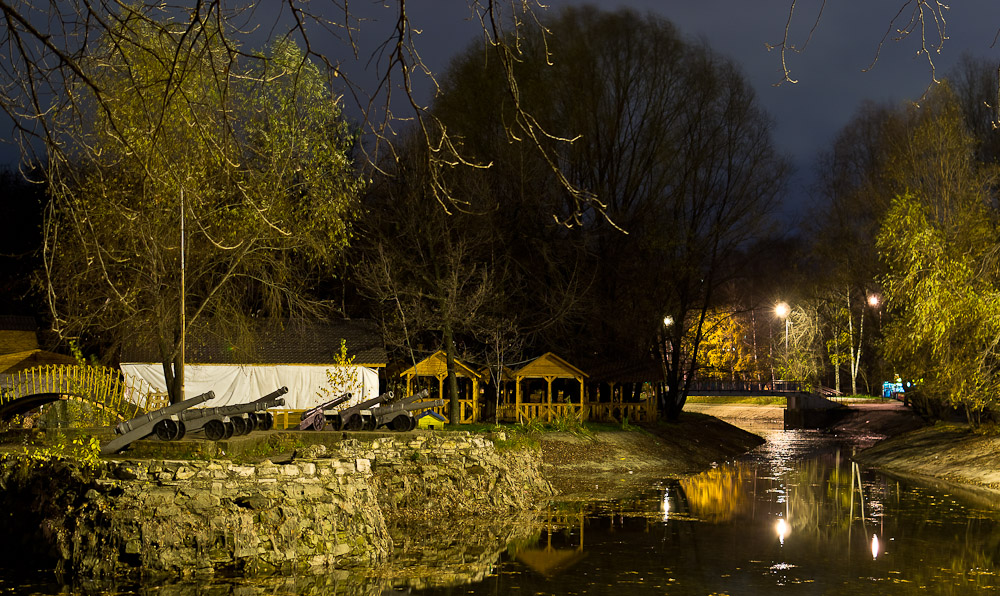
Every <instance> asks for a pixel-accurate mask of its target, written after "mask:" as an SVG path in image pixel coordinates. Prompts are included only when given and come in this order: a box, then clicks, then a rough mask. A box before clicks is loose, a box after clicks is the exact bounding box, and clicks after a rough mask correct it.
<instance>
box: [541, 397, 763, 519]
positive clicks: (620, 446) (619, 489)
mask: <svg viewBox="0 0 1000 596" xmlns="http://www.w3.org/2000/svg"><path fill="white" fill-rule="evenodd" d="M540 441H541V446H542V466H541V471H542V474H543V475H544V476H545V478H546V479H547V480H548V481H549V482H550V483H551V484H552V486H553V488H555V489H556V491H557V493H558V494H557V496H556V498H557V499H559V500H605V499H614V498H619V497H625V496H629V495H632V494H635V493H636V492H637V491H640V490H643V489H646V488H649V487H650V486H654V485H655V484H656V483H657V482H659V481H662V480H664V479H666V478H678V477H681V476H685V475H688V474H694V473H697V472H700V471H702V470H705V469H707V468H709V467H711V466H712V464H713V463H722V462H723V461H725V460H727V459H731V458H734V457H736V456H738V455H741V454H743V453H746V452H747V451H749V450H750V449H753V448H754V447H756V446H757V445H760V444H762V443H763V442H764V440H763V439H762V438H760V437H759V436H757V435H755V434H752V433H750V432H747V431H745V430H743V429H741V428H738V427H736V426H734V425H732V424H729V423H728V422H725V421H723V420H720V419H718V418H714V417H712V416H706V415H704V414H699V413H694V412H683V413H682V414H681V418H680V420H679V421H678V422H676V423H667V422H660V423H657V424H653V425H648V426H644V427H641V428H636V429H634V430H632V431H630V432H625V431H606V432H592V433H589V434H583V435H580V434H572V433H567V432H549V433H544V434H543V435H541V437H540Z"/></svg>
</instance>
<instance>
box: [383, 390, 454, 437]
mask: <svg viewBox="0 0 1000 596" xmlns="http://www.w3.org/2000/svg"><path fill="white" fill-rule="evenodd" d="M427 395H428V391H427V390H426V389H424V390H423V391H421V392H419V393H416V394H414V395H411V396H409V397H404V398H403V399H401V400H399V401H396V402H392V403H389V404H383V405H381V406H379V407H377V408H374V409H372V410H371V416H372V418H373V419H374V428H379V427H382V426H387V427H389V428H391V429H392V430H396V431H409V430H413V429H414V428H416V427H417V419H416V418H414V417H413V413H414V412H417V411H420V410H426V409H428V408H436V407H438V406H443V405H444V400H443V399H436V400H434V401H422V402H417V400H418V399H424V398H426V397H427Z"/></svg>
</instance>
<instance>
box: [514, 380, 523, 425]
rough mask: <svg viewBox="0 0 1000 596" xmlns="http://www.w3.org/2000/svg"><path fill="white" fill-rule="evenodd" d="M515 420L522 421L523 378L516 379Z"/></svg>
mask: <svg viewBox="0 0 1000 596" xmlns="http://www.w3.org/2000/svg"><path fill="white" fill-rule="evenodd" d="M514 419H515V422H520V421H521V377H520V376H515V377H514Z"/></svg>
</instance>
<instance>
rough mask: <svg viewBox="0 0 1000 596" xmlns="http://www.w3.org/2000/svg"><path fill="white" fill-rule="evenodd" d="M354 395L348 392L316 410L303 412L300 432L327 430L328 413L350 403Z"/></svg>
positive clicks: (300, 420)
mask: <svg viewBox="0 0 1000 596" xmlns="http://www.w3.org/2000/svg"><path fill="white" fill-rule="evenodd" d="M352 395H353V394H352V393H351V392H350V391H348V392H347V393H343V394H341V395H338V396H337V397H335V398H333V399H331V400H330V401H328V402H326V403H322V404H320V405H318V406H316V407H315V408H312V409H309V410H306V411H305V412H302V417H301V418H300V419H299V430H323V429H324V428H326V411H327V410H332V409H333V408H335V407H337V406H339V405H340V404H342V403H345V402H347V401H350V399H351V396H352Z"/></svg>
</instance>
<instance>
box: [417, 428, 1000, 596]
mask: <svg viewBox="0 0 1000 596" xmlns="http://www.w3.org/2000/svg"><path fill="white" fill-rule="evenodd" d="M765 434H766V435H767V438H768V443H767V444H766V445H763V446H762V447H761V448H759V449H757V450H755V451H754V452H752V453H750V454H748V456H746V457H745V458H743V459H742V460H740V461H737V462H734V463H730V464H725V465H721V466H718V467H715V468H713V469H711V470H707V471H705V472H703V473H701V474H698V475H696V476H692V477H689V478H683V479H679V480H669V481H665V482H663V483H662V485H661V486H659V487H656V488H655V489H651V490H650V491H649V492H648V493H647V494H646V495H642V496H639V497H636V498H635V499H632V500H628V501H619V502H614V503H591V504H588V505H583V504H557V505H555V506H554V508H553V510H552V511H551V512H550V514H549V519H548V520H547V522H548V523H547V524H546V529H545V530H544V531H543V532H542V535H541V537H540V538H539V540H538V542H537V543H536V544H532V545H527V546H525V547H524V548H523V549H522V550H512V551H510V552H509V553H508V554H506V555H505V556H504V557H503V559H502V561H501V562H500V564H499V565H498V566H497V568H496V570H495V571H494V572H493V573H492V574H491V575H490V576H489V577H488V578H486V579H485V580H484V581H483V582H480V583H477V584H474V585H470V586H466V587H464V588H461V589H459V590H456V591H457V592H461V593H468V594H508V593H509V594H621V593H623V592H627V593H628V594H630V595H634V596H638V595H642V594H664V593H667V594H673V595H685V594H729V595H734V596H735V595H740V594H773V593H776V592H777V591H780V593H783V594H847V595H852V594H859V595H861V594H863V595H866V596H868V595H874V594H879V595H881V594H886V595H892V594H917V593H920V594H942V595H958V594H993V593H998V592H1000V578H998V577H997V573H998V569H1000V512H998V511H997V509H996V506H995V505H994V506H993V507H989V506H983V505H981V504H980V505H977V504H975V503H974V502H970V501H966V500H964V499H960V498H958V497H956V496H954V495H953V494H951V493H950V492H948V491H947V490H940V489H932V488H927V487H922V486H917V485H912V484H909V483H906V482H903V481H897V480H895V479H892V478H890V477H887V476H885V475H882V474H878V473H876V472H874V471H871V470H865V469H861V468H859V467H858V466H857V465H856V464H854V463H853V462H852V461H851V460H850V455H851V453H852V452H853V450H854V449H855V448H863V447H867V446H868V445H870V444H871V443H872V442H874V440H876V439H877V437H867V436H854V437H834V436H831V435H825V434H823V433H819V432H813V431H787V432H786V431H780V430H774V429H766V433H765ZM546 553H548V557H547V558H546V556H544V555H545V554H546ZM570 553H572V556H570ZM456 591H449V590H433V591H422V592H418V593H420V594H445V593H449V594H450V593H455V592H456Z"/></svg>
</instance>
